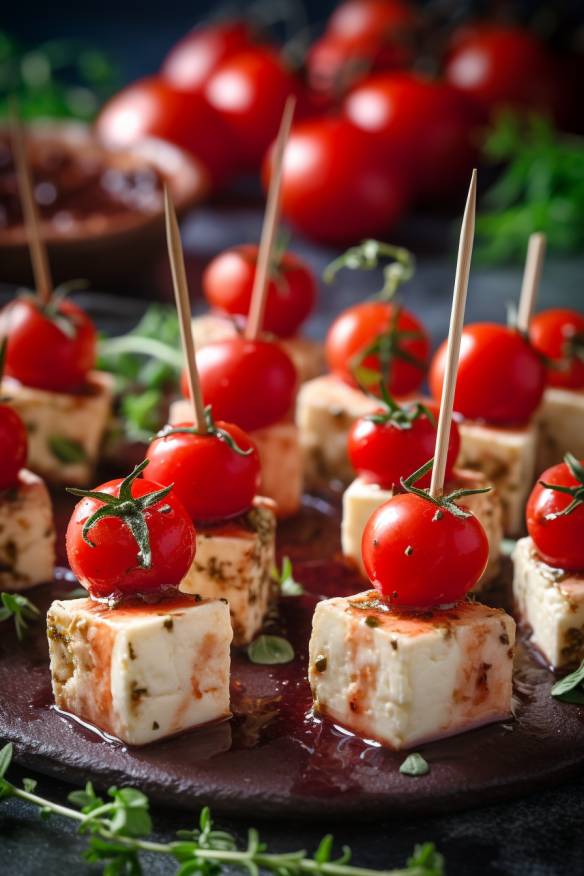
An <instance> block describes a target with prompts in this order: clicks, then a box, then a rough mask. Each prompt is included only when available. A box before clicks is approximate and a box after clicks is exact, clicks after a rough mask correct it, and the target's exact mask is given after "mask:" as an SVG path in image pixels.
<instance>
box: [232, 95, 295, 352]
mask: <svg viewBox="0 0 584 876" xmlns="http://www.w3.org/2000/svg"><path fill="white" fill-rule="evenodd" d="M295 106H296V98H295V97H293V96H292V95H291V96H290V97H289V98H288V100H287V101H286V105H285V107H284V112H283V114H282V121H281V122H280V130H279V131H278V137H277V139H276V145H275V147H274V156H273V160H272V176H271V181H270V188H269V190H268V197H267V200H266V212H265V215H264V223H263V225H262V234H261V238H260V248H259V252H258V260H257V265H256V272H255V278H254V284H253V290H252V294H251V303H250V307H249V316H248V319H247V324H246V328H245V336H246V338H250V339H253V338H257V336H258V335H259V333H260V332H261V330H262V325H263V321H264V311H265V309H266V297H267V292H268V282H269V273H270V262H271V260H272V253H273V250H274V242H275V239H276V229H277V227H278V219H279V216H280V191H281V188H282V170H283V164H284V150H285V148H286V143H287V141H288V136H289V134H290V127H291V125H292V117H293V115H294V108H295Z"/></svg>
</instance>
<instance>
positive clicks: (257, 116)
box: [205, 47, 301, 169]
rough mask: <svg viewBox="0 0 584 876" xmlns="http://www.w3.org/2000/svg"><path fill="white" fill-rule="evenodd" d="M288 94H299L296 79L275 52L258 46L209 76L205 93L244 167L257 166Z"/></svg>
mask: <svg viewBox="0 0 584 876" xmlns="http://www.w3.org/2000/svg"><path fill="white" fill-rule="evenodd" d="M291 94H294V95H296V96H297V97H299V96H300V85H299V82H298V80H297V79H296V78H295V76H294V75H293V74H292V73H290V72H289V71H288V70H287V69H286V68H285V67H284V65H283V64H282V62H281V61H280V59H279V58H278V56H277V55H276V54H275V52H273V51H272V50H270V49H265V48H260V47H258V48H255V49H253V50H250V51H247V52H241V53H239V54H237V55H234V56H233V57H231V58H228V59H227V60H226V61H225V62H224V63H223V64H221V65H220V66H219V67H218V69H217V70H216V71H215V73H214V74H213V76H211V78H210V79H209V82H208V83H207V86H206V88H205V95H206V97H207V99H208V101H209V103H210V104H211V106H212V107H213V108H214V109H215V110H216V111H217V113H218V114H220V115H221V118H222V119H223V121H224V122H225V123H226V126H227V127H228V129H229V131H230V133H231V138H233V139H231V138H228V139H229V143H230V147H231V148H234V149H235V150H236V152H237V155H238V158H240V159H241V162H242V164H243V165H244V167H246V168H249V169H255V168H257V167H259V166H260V164H261V161H262V158H263V157H264V155H265V153H266V150H267V149H268V147H269V145H270V143H271V142H272V141H273V140H274V138H275V137H276V134H277V133H278V128H279V126H280V121H281V118H282V112H283V110H284V104H285V103H286V98H287V97H288V96H289V95H291ZM299 112H301V108H300V107H299V108H298V110H297V116H298V114H299Z"/></svg>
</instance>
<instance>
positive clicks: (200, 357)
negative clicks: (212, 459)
mask: <svg viewBox="0 0 584 876" xmlns="http://www.w3.org/2000/svg"><path fill="white" fill-rule="evenodd" d="M197 367H198V369H199V377H200V380H201V388H202V391H203V398H204V400H205V404H208V405H211V406H212V408H213V414H214V415H215V416H216V417H218V418H219V419H221V420H226V421H227V422H228V423H236V424H237V425H238V426H239V427H240V428H241V429H244V430H245V431H246V432H251V431H253V430H254V429H262V428H263V427H264V426H271V425H272V424H273V423H277V422H278V421H279V420H281V419H282V418H283V417H285V416H286V415H287V414H288V413H289V412H290V410H291V408H292V405H293V403H294V395H295V392H296V385H297V380H298V378H297V374H296V368H295V367H294V364H293V362H292V360H291V359H290V357H289V356H288V354H287V353H286V352H285V351H284V350H283V349H282V347H280V346H279V345H278V344H276V343H271V342H269V341H261V340H256V341H251V340H247V339H246V338H243V337H232V338H225V339H224V340H222V341H216V342H215V343H213V344H208V345H207V346H206V347H203V348H202V349H201V350H199V351H198V352H197ZM181 389H182V392H183V395H184V396H185V397H187V396H188V383H187V380H186V375H184V374H183V379H182V382H181Z"/></svg>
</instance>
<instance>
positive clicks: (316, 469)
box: [296, 374, 379, 488]
mask: <svg viewBox="0 0 584 876" xmlns="http://www.w3.org/2000/svg"><path fill="white" fill-rule="evenodd" d="M378 408H379V402H378V401H376V400H375V399H373V398H370V397H369V396H367V395H365V393H364V392H361V391H360V390H358V389H354V388H353V387H351V386H347V384H346V383H343V382H342V380H339V379H338V378H337V377H333V376H332V375H331V374H327V375H325V376H323V377H317V378H316V379H315V380H310V381H308V383H305V384H303V385H302V386H301V387H300V389H299V390H298V400H297V403H296V422H297V424H298V428H299V429H300V443H301V446H302V450H303V452H304V473H305V482H306V484H307V486H308V487H309V488H311V487H317V486H322V484H323V482H325V483H326V482H328V481H331V480H339V481H341V482H342V483H349V481H351V480H352V478H353V477H354V472H353V468H352V466H351V463H350V462H349V458H348V455H347V438H348V435H349V430H350V428H351V426H352V425H353V423H354V422H355V420H357V419H358V418H359V417H362V416H365V414H371V413H372V412H373V411H375V410H377V409H378Z"/></svg>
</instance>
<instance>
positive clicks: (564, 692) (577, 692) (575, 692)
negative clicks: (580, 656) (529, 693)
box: [551, 660, 584, 705]
mask: <svg viewBox="0 0 584 876" xmlns="http://www.w3.org/2000/svg"><path fill="white" fill-rule="evenodd" d="M551 695H552V696H553V697H556V699H558V700H562V702H564V703H576V704H579V705H582V704H584V660H583V661H582V663H581V664H580V666H579V667H578V669H575V670H574V672H571V673H570V674H569V675H566V676H565V677H564V678H561V679H560V680H559V681H556V683H555V684H554V686H553V687H552V689H551Z"/></svg>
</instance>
